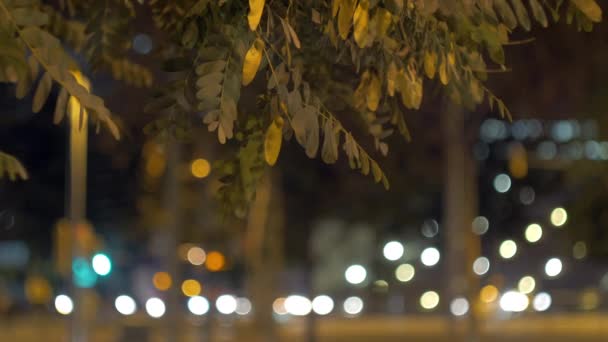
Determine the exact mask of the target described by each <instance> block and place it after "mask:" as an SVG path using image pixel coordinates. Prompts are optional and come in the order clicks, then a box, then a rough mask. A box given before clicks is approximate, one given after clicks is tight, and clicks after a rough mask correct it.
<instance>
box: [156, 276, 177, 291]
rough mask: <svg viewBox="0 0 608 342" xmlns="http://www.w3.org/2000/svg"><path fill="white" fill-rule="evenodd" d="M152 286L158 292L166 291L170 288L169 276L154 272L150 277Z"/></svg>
mask: <svg viewBox="0 0 608 342" xmlns="http://www.w3.org/2000/svg"><path fill="white" fill-rule="evenodd" d="M152 284H154V287H155V288H156V289H157V290H159V291H167V290H168V289H170V288H171V285H172V284H173V281H172V280H171V276H170V275H169V273H167V272H156V273H154V276H152Z"/></svg>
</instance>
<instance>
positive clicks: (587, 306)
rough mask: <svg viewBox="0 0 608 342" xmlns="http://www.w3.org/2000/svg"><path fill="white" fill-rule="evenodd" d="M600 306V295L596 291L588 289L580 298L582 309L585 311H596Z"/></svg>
mask: <svg viewBox="0 0 608 342" xmlns="http://www.w3.org/2000/svg"><path fill="white" fill-rule="evenodd" d="M599 305H600V294H599V293H598V291H597V290H596V289H586V290H585V291H583V293H582V294H581V297H580V308H581V309H583V310H587V311H589V310H595V309H597V307H598V306H599Z"/></svg>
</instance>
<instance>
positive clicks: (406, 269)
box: [395, 264, 416, 283]
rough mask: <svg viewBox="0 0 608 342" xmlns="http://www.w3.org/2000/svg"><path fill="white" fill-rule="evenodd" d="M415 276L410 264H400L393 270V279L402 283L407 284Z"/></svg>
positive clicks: (414, 270)
mask: <svg viewBox="0 0 608 342" xmlns="http://www.w3.org/2000/svg"><path fill="white" fill-rule="evenodd" d="M415 274H416V269H415V268H414V266H412V265H410V264H401V265H399V266H398V267H397V269H395V277H396V278H397V280H399V281H400V282H402V283H407V282H408V281H410V280H412V279H414V275H415Z"/></svg>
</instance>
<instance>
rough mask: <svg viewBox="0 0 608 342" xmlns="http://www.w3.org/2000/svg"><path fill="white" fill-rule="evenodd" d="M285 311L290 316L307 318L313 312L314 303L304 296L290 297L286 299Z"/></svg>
mask: <svg viewBox="0 0 608 342" xmlns="http://www.w3.org/2000/svg"><path fill="white" fill-rule="evenodd" d="M285 310H287V313H289V314H290V315H294V316H306V315H308V314H309V313H310V311H312V303H311V302H310V300H309V299H308V298H306V297H304V296H299V295H292V296H288V297H287V298H285Z"/></svg>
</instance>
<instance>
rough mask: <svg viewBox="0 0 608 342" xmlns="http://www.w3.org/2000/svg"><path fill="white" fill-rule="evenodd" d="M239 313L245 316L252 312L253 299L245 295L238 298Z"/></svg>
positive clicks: (237, 312) (237, 307)
mask: <svg viewBox="0 0 608 342" xmlns="http://www.w3.org/2000/svg"><path fill="white" fill-rule="evenodd" d="M235 312H236V314H237V315H241V316H245V315H249V313H250V312H251V301H250V300H249V299H247V298H245V297H239V298H237V299H236V310H235Z"/></svg>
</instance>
